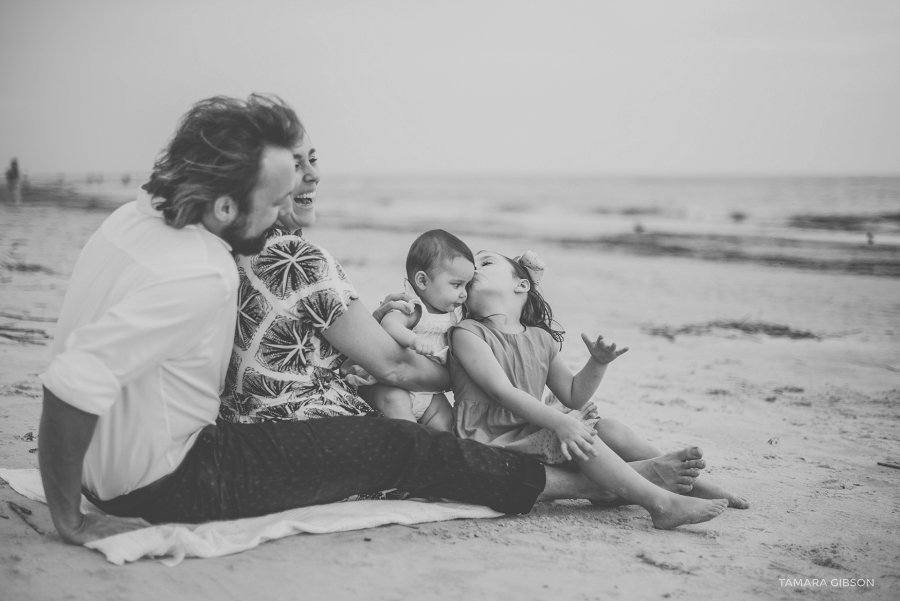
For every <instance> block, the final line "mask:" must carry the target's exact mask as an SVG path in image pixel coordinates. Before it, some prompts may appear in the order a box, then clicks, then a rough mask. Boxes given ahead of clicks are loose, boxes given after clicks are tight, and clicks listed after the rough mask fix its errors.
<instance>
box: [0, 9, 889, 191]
mask: <svg viewBox="0 0 900 601" xmlns="http://www.w3.org/2000/svg"><path fill="white" fill-rule="evenodd" d="M254 91H259V92H272V93H276V94H278V95H280V96H282V97H283V98H284V99H285V100H287V101H288V102H289V103H290V104H291V105H292V106H293V107H294V108H295V109H297V112H298V113H299V114H300V117H301V119H302V120H303V122H304V124H305V125H306V127H307V129H308V131H309V132H310V134H311V136H312V140H313V143H314V145H315V146H316V148H317V149H318V150H319V155H320V159H321V164H322V166H323V168H324V169H326V170H327V171H328V172H329V173H360V174H362V173H365V174H393V173H452V174H462V175H465V174H491V173H502V174H528V175H538V176H540V175H565V174H771V173H776V174H781V173H784V174H831V173H840V174H845V173H900V2H896V1H895V0H887V1H883V2H882V1H874V0H848V1H841V2H836V1H826V0H813V1H788V0H776V1H761V0H747V1H745V2H729V1H724V0H715V1H711V2H701V1H693V0H692V1H672V0H660V1H656V2H638V1H634V0H628V1H625V2H598V1H595V2H567V1H560V0H556V1H554V2H548V1H546V0H542V1H532V0H515V1H511V2H501V1H492V0H479V1H473V2H469V1H461V0H454V1H453V2H449V1H447V2H425V1H422V0H409V1H401V0H396V1H390V0H380V1H377V2H374V1H373V2H362V1H351V0H322V1H303V0H285V1H283V2H282V1H279V0H254V1H253V2H246V3H244V2H225V1H209V2H205V1H199V0H194V1H191V0H178V1H167V0H154V1H150V0H145V1H143V2H134V1H131V0H78V1H70V0H60V1H49V0H28V1H26V0H0V161H2V164H3V165H5V164H6V163H8V161H9V158H11V157H13V156H18V157H19V160H20V163H21V164H22V167H23V168H25V169H26V170H27V171H30V172H31V173H47V172H83V171H87V170H96V171H111V172H115V171H125V170H149V168H150V167H151V166H152V163H153V160H154V158H155V156H156V154H157V152H158V151H159V150H160V149H161V148H162V147H163V146H164V144H165V143H166V141H167V139H168V138H169V136H170V135H171V133H172V132H173V130H174V128H175V125H176V122H177V120H178V118H179V117H180V116H181V115H182V114H183V113H184V112H185V111H186V110H187V109H188V108H189V107H190V105H191V104H192V103H193V102H195V101H197V100H199V99H201V98H205V97H208V96H212V95H215V94H228V95H237V96H246V95H247V94H248V93H250V92H254Z"/></svg>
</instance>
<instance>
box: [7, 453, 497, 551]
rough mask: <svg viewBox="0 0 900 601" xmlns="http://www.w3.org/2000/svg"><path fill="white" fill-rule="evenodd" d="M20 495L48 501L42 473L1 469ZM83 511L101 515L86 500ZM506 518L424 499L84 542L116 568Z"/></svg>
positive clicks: (336, 506) (321, 508)
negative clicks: (269, 544)
mask: <svg viewBox="0 0 900 601" xmlns="http://www.w3.org/2000/svg"><path fill="white" fill-rule="evenodd" d="M0 478H2V479H3V480H6V481H7V482H8V483H9V485H10V486H11V487H12V488H13V490H15V491H16V492H18V493H19V494H21V495H23V496H25V497H28V498H29V499H32V500H34V501H40V502H41V503H46V502H47V500H46V498H45V497H44V487H43V485H42V484H41V475H40V472H39V471H38V470H7V469H0ZM81 509H82V511H84V512H96V513H102V512H101V511H100V510H99V509H97V508H96V507H95V506H94V505H92V504H91V503H90V502H89V501H88V500H87V499H85V498H84V497H82V498H81ZM500 515H503V514H501V513H499V512H496V511H494V510H493V509H489V508H487V507H481V506H478V505H464V504H462V503H429V502H421V501H351V502H347V503H331V504H329V505H316V506H313V507H303V508H300V509H291V510H289V511H283V512H281V513H273V514H271V515H265V516H261V517H258V518H244V519H241V520H233V521H229V522H207V523H205V524H199V525H195V524H163V525H159V526H152V527H150V528H144V529H143V530H135V531H133V532H127V533H125V534H118V535H116V536H111V537H109V538H104V539H101V540H98V541H94V542H91V543H88V544H86V545H85V546H86V547H88V548H89V549H94V550H95V551H100V552H101V553H103V554H104V555H105V556H106V559H107V560H109V561H110V562H111V563H114V564H116V565H122V564H123V563H125V562H126V561H136V560H138V559H140V558H142V557H165V559H163V560H162V563H164V564H166V565H168V566H175V565H178V564H179V563H181V560H182V559H184V558H185V557H219V556H222V555H230V554H232V553H239V552H241V551H246V550H247V549H252V548H254V547H256V546H258V545H259V544H260V543H263V542H265V541H267V540H273V539H276V538H283V537H285V536H290V535H292V534H299V533H301V532H308V533H311V534H323V533H326V532H344V531H347V530H360V529H362V528H373V527H375V526H383V525H385V524H405V525H411V524H419V523H422V522H441V521H444V520H453V519H458V518H493V517H498V516H500Z"/></svg>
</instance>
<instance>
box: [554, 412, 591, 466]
mask: <svg viewBox="0 0 900 601" xmlns="http://www.w3.org/2000/svg"><path fill="white" fill-rule="evenodd" d="M562 418H563V419H562V420H561V421H560V423H559V425H557V426H556V427H555V428H553V432H554V433H555V434H556V435H557V436H558V437H559V441H560V443H561V447H562V454H563V456H564V457H565V458H566V459H568V460H569V461H571V460H572V456H573V455H574V456H575V457H577V458H578V459H583V460H585V461H587V460H588V455H591V456H593V457H596V456H597V449H595V448H594V436H596V435H597V433H596V432H595V431H594V430H593V429H592V428H590V427H588V426H587V425H586V424H583V423H582V422H581V420H579V419H577V418H575V417H572V416H570V415H563V416H562Z"/></svg>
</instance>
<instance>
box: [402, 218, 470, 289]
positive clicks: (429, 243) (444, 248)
mask: <svg viewBox="0 0 900 601" xmlns="http://www.w3.org/2000/svg"><path fill="white" fill-rule="evenodd" d="M457 257H462V258H464V259H467V260H468V261H469V262H470V263H472V264H473V265H474V264H475V255H473V254H472V250H471V249H470V248H469V247H468V246H467V245H466V243H465V242H463V241H462V240H460V239H459V238H457V237H456V236H454V235H453V234H451V233H450V232H446V231H444V230H431V231H428V232H425V233H424V234H422V235H421V236H419V237H418V238H416V240H415V241H414V242H413V243H412V246H410V247H409V254H407V255H406V277H407V278H408V279H409V281H410V283H411V284H413V286H415V282H414V280H415V276H416V274H417V273H418V272H420V271H424V272H425V273H427V274H428V275H429V276H432V277H433V275H434V272H435V270H436V269H438V268H439V267H440V266H441V265H442V264H443V263H444V262H445V261H448V262H449V261H452V260H453V259H455V258H457Z"/></svg>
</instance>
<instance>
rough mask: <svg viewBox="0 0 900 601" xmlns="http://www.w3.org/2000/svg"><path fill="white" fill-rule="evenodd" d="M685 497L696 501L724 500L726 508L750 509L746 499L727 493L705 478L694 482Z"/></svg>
mask: <svg viewBox="0 0 900 601" xmlns="http://www.w3.org/2000/svg"><path fill="white" fill-rule="evenodd" d="M687 495H688V496H689V497H695V498H697V499H726V500H727V501H728V506H729V507H733V508H735V509H748V508H749V507H750V502H749V501H747V499H745V498H743V497H739V496H737V495H736V494H734V493H731V492H728V491H727V490H725V489H724V488H722V487H721V486H719V485H718V484H713V483H712V482H710V481H709V480H708V479H707V478H706V477H704V479H703V480H699V479H698V480H697V481H696V482H694V488H692V489H691V492H689V493H687Z"/></svg>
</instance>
